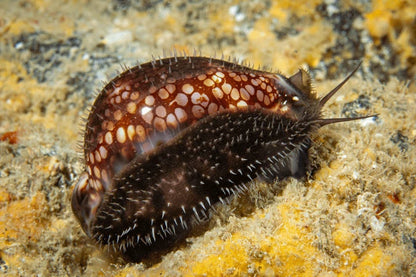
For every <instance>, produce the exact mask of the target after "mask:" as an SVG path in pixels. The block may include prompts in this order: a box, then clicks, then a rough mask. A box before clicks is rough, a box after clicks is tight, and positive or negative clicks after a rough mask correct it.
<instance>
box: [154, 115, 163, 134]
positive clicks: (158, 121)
mask: <svg viewBox="0 0 416 277" xmlns="http://www.w3.org/2000/svg"><path fill="white" fill-rule="evenodd" d="M153 125H154V126H155V128H156V130H158V131H160V132H163V131H165V130H166V122H165V120H164V119H162V118H160V117H156V118H155V120H154V122H153Z"/></svg>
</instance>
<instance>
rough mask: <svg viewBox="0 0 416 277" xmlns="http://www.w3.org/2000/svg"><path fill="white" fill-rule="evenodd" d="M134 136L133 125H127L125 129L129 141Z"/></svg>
mask: <svg viewBox="0 0 416 277" xmlns="http://www.w3.org/2000/svg"><path fill="white" fill-rule="evenodd" d="M135 134H136V132H135V130H134V126H133V125H129V126H128V127H127V135H128V136H129V139H130V140H133V137H134V135H135Z"/></svg>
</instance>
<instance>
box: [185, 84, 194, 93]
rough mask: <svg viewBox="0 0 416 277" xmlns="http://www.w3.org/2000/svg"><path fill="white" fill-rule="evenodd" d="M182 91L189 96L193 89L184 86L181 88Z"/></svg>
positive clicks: (187, 85) (189, 86)
mask: <svg viewBox="0 0 416 277" xmlns="http://www.w3.org/2000/svg"><path fill="white" fill-rule="evenodd" d="M182 91H183V92H185V93H186V94H191V93H192V92H193V91H194V87H193V86H192V85H190V84H184V85H183V86H182Z"/></svg>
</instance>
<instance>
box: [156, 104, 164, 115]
mask: <svg viewBox="0 0 416 277" xmlns="http://www.w3.org/2000/svg"><path fill="white" fill-rule="evenodd" d="M155 113H156V115H157V116H158V117H165V116H166V108H165V107H163V106H157V107H156V109H155Z"/></svg>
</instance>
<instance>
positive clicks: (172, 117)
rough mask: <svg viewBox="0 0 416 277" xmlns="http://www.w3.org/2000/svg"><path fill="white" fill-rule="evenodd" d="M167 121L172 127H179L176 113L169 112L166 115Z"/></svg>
mask: <svg viewBox="0 0 416 277" xmlns="http://www.w3.org/2000/svg"><path fill="white" fill-rule="evenodd" d="M166 123H167V125H168V126H170V127H172V128H176V127H178V120H176V117H175V115H173V114H171V113H170V114H168V116H167V117H166Z"/></svg>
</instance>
